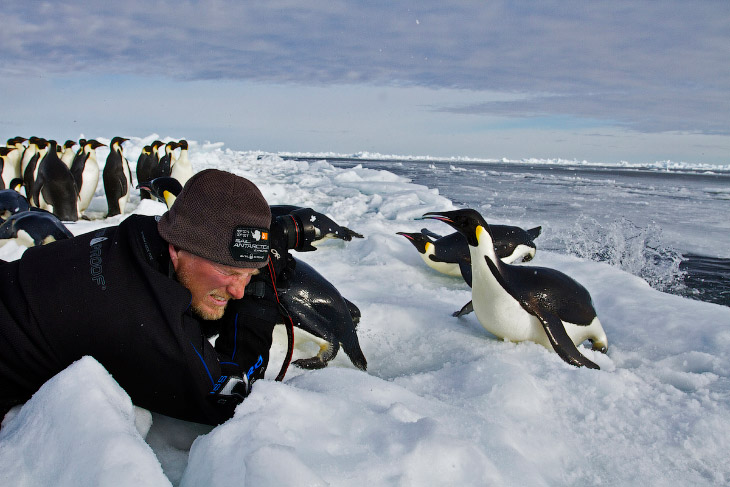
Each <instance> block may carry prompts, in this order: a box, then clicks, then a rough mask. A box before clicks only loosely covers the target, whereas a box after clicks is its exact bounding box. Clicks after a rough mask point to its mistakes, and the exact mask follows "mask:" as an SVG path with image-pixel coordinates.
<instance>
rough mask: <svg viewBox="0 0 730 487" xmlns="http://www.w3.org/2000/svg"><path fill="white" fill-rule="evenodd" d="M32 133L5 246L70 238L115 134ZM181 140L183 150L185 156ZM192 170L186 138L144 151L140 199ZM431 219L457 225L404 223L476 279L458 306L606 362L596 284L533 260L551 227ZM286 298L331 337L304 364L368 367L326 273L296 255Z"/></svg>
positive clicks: (114, 158)
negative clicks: (341, 356)
mask: <svg viewBox="0 0 730 487" xmlns="http://www.w3.org/2000/svg"><path fill="white" fill-rule="evenodd" d="M126 140H128V139H125V138H122V137H115V138H114V139H112V141H111V143H110V153H109V156H108V157H107V161H106V165H105V166H104V170H103V176H102V177H103V181H104V190H105V193H106V197H107V203H108V207H109V212H108V216H113V215H117V214H121V213H123V212H124V207H125V205H126V203H127V200H128V198H129V194H130V189H131V188H132V186H133V184H132V175H131V171H130V170H129V163H128V162H127V160H126V158H125V157H124V154H123V150H122V144H123V143H124V142H125V141H126ZM25 141H26V139H24V138H22V137H16V138H14V139H9V140H8V143H7V146H6V147H4V148H0V156H2V164H3V166H2V181H0V183H2V187H3V188H5V187H6V186H7V188H8V189H0V219H1V220H2V221H3V223H2V224H1V225H0V244H1V243H2V242H3V241H7V240H5V239H9V238H17V239H18V240H19V241H21V239H22V241H21V242H20V243H21V244H23V245H25V246H32V245H41V244H45V243H49V242H52V241H54V240H58V239H61V238H69V237H71V236H72V235H71V233H70V232H69V231H68V230H67V229H66V227H65V226H64V225H63V223H62V222H61V220H64V221H76V220H77V219H78V218H79V215H80V212H82V211H84V210H85V209H86V208H87V207H88V204H89V202H90V200H91V198H92V197H93V195H94V193H95V191H96V185H97V184H98V177H99V172H100V171H99V167H98V163H97V161H96V155H95V150H96V149H97V148H98V147H101V146H102V145H103V144H101V143H99V142H98V141H96V140H81V141H80V142H79V144H78V145H79V149H78V150H77V151H73V147H74V146H75V145H76V144H75V143H74V142H72V141H67V142H66V143H65V144H64V145H63V146H62V147H58V146H57V144H56V142H55V141H52V140H51V141H46V140H45V139H40V138H37V137H31V138H30V139H28V140H27V141H28V145H27V146H24V145H23V142H25ZM163 148H164V149H163ZM178 148H179V149H181V151H180V154H179V155H178V157H175V156H174V151H175V150H176V149H178ZM192 174H193V170H192V167H191V164H190V160H189V158H188V144H187V142H186V141H185V140H181V141H178V142H168V143H163V142H161V141H155V142H153V143H152V144H150V145H148V146H145V147H144V148H143V150H142V152H141V154H140V156H139V159H138V161H137V171H136V175H137V180H138V181H140V185H139V186H138V188H139V190H140V197H141V198H142V199H146V198H156V199H158V200H160V201H163V202H165V203H166V204H167V206H168V207H169V206H170V205H172V203H173V202H174V199H175V197H176V196H177V194H179V192H180V191H181V190H182V187H183V186H184V184H185V182H186V181H187V180H188V179H189V178H190V177H191V176H192ZM21 188H24V191H25V194H26V195H28V198H27V200H26V198H24V197H23V195H22V194H21ZM292 208H295V207H290V206H272V213H277V212H278V213H281V214H286V213H287V212H289V211H291V210H292ZM318 217H319V218H324V219H327V221H328V222H329V224H330V225H329V232H328V233H326V234H325V235H321V236H320V237H321V240H324V239H326V238H340V239H343V240H351V239H352V238H353V236H354V237H359V238H362V235H359V234H357V233H356V232H353V231H352V230H350V229H348V228H346V227H340V226H339V225H338V224H337V223H335V222H333V221H331V220H329V219H328V218H327V217H326V216H324V215H322V214H318ZM422 219H433V220H438V221H442V222H444V223H446V224H448V225H450V226H451V227H452V228H453V229H454V230H456V232H455V233H452V234H449V235H446V236H441V235H438V234H436V233H434V232H432V231H429V230H427V229H422V230H421V232H415V233H408V232H397V233H398V234H399V235H402V236H404V237H406V238H407V239H408V240H409V241H410V242H411V243H412V244H413V246H414V247H415V248H416V249H417V250H418V252H419V254H420V255H421V258H422V259H423V261H424V262H425V263H426V264H428V266H429V267H431V268H433V269H434V270H436V271H438V272H441V273H444V274H447V275H450V276H456V277H461V278H462V279H463V280H464V281H465V283H466V284H467V285H468V286H469V287H470V288H471V292H472V299H471V301H470V302H469V303H467V304H466V305H464V306H463V307H462V308H461V310H460V311H458V312H456V313H454V316H463V315H465V314H468V313H470V312H474V313H475V314H476V317H477V319H478V321H479V322H480V323H481V324H482V326H483V327H484V328H485V329H486V330H488V331H489V332H491V333H493V334H494V335H496V336H497V337H499V338H502V339H507V340H510V341H514V342H520V341H532V342H535V343H538V344H541V345H543V346H545V347H546V348H547V349H549V350H554V351H555V352H557V354H558V355H559V356H560V357H561V358H562V359H563V360H564V361H565V362H567V363H569V364H572V365H575V366H579V367H580V366H585V367H588V368H594V369H598V368H599V366H598V365H597V364H596V363H595V362H593V361H592V360H590V359H588V358H587V357H586V356H585V355H583V354H582V353H581V352H580V351H579V349H578V346H579V345H581V344H582V343H583V342H584V341H586V340H589V341H590V342H591V343H592V348H593V350H598V351H601V352H604V353H605V352H606V350H607V346H608V341H607V338H606V334H605V332H604V330H603V327H602V325H601V322H600V321H599V319H598V317H597V314H596V311H595V308H594V306H593V303H592V299H591V296H590V294H589V293H588V291H587V290H586V289H585V288H584V287H583V286H582V285H581V284H579V283H578V282H576V281H575V280H574V279H572V278H571V277H569V276H567V275H566V274H564V273H562V272H559V271H557V270H555V269H550V268H546V267H535V266H527V265H524V264H523V262H527V261H529V260H531V259H532V258H533V257H534V255H535V252H536V245H535V243H534V241H535V239H536V238H537V237H538V236H539V235H540V233H541V228H540V227H536V228H532V229H529V230H523V229H521V228H519V227H515V226H506V225H489V224H487V222H486V221H485V219H484V218H483V217H482V215H481V214H479V213H478V212H477V211H476V210H473V209H461V210H454V211H445V212H430V213H426V214H424V215H423V217H422ZM282 299H283V301H284V304H285V306H286V307H287V308H288V309H290V313H291V314H292V315H293V317H294V318H295V319H294V320H293V321H294V325H295V326H296V327H297V328H299V329H300V330H302V331H305V332H307V333H308V334H309V338H310V339H311V338H312V337H313V338H314V340H315V341H317V342H318V343H319V346H320V350H319V352H318V353H317V355H316V356H315V357H312V358H308V359H301V360H298V361H296V362H295V364H296V365H299V366H300V367H304V368H311V369H315V368H321V367H325V366H326V365H327V363H328V362H329V361H330V360H332V359H333V358H334V357H335V356H336V354H337V352H338V350H339V348H340V345H342V348H343V349H344V350H345V352H346V353H347V355H348V357H349V358H350V360H351V361H352V363H353V364H354V365H355V366H356V367H358V368H360V369H361V370H366V367H367V361H366V359H365V356H364V354H363V352H362V350H361V348H360V344H359V341H358V337H357V333H356V328H357V324H358V322H359V319H360V311H359V309H358V308H357V306H355V305H354V304H353V303H352V302H351V301H349V300H347V299H345V298H344V297H343V296H342V295H341V294H340V293H339V291H337V289H336V288H335V287H334V286H333V285H332V284H331V283H329V281H327V280H326V279H325V278H324V277H323V276H322V275H321V274H319V273H318V272H317V271H316V270H315V269H313V268H312V267H311V266H309V265H307V264H306V263H304V262H301V261H299V260H297V259H295V267H294V274H293V276H291V278H290V279H289V280H288V287H287V289H285V290H282Z"/></svg>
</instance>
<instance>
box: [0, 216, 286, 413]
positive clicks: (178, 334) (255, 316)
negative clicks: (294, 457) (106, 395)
mask: <svg viewBox="0 0 730 487" xmlns="http://www.w3.org/2000/svg"><path fill="white" fill-rule="evenodd" d="M284 254H286V249H284ZM0 262H2V261H0ZM171 269H172V268H171V265H170V257H169V252H168V244H167V242H166V241H164V240H163V239H162V238H161V237H160V235H159V233H158V232H157V223H156V219H155V217H147V216H139V215H132V216H130V217H128V218H127V219H126V220H124V221H123V222H122V223H121V224H120V225H119V226H116V227H109V228H104V229H100V230H97V231H94V232H91V233H88V234H85V235H80V236H78V237H74V238H72V239H69V240H62V241H58V242H55V243H53V244H49V245H45V246H40V247H32V248H29V249H28V250H27V251H26V252H25V253H24V255H23V256H22V258H21V259H19V260H17V261H14V262H8V263H2V264H0V408H2V406H3V404H4V405H5V406H8V405H12V404H16V403H20V402H24V401H26V400H27V399H28V398H29V397H30V396H31V395H32V394H33V393H34V392H35V391H36V390H38V388H39V387H40V386H41V385H42V384H43V383H44V382H45V381H47V380H48V379H50V378H51V377H52V376H53V375H55V374H57V373H58V372H60V371H62V370H63V369H65V368H66V367H67V366H68V365H70V364H71V363H73V362H74V361H76V360H78V359H79V358H81V357H83V356H85V355H90V356H92V357H94V358H95V359H96V360H97V361H99V362H100V363H101V364H102V365H103V366H104V367H105V368H106V369H107V370H108V371H109V372H110V373H111V375H112V376H113V377H114V379H115V380H116V381H117V382H118V383H119V385H120V386H121V387H122V388H123V389H124V390H125V391H126V392H127V393H128V394H129V395H130V397H131V399H132V401H133V402H134V403H135V404H136V405H139V406H141V407H144V408H146V409H149V410H152V411H156V412H160V413H163V414H166V415H169V416H172V417H176V418H180V419H184V420H188V421H195V422H199V423H207V424H219V423H221V422H223V421H225V420H226V419H228V418H229V417H231V416H232V414H233V409H234V408H235V406H236V403H235V402H228V403H224V404H221V403H219V402H218V401H216V400H214V399H215V398H214V394H213V392H212V391H213V387H214V386H215V384H216V383H217V382H218V381H219V379H220V378H221V376H222V375H226V374H234V375H241V374H245V373H246V372H248V371H251V372H252V373H253V374H252V377H251V379H253V380H255V379H256V378H260V377H263V373H264V371H265V369H266V365H267V363H268V352H269V348H270V346H271V331H272V329H273V326H274V324H275V322H276V321H277V320H278V318H279V317H278V311H277V308H276V302H275V298H272V295H271V293H270V292H269V293H267V292H261V293H258V295H254V294H255V293H248V292H247V295H246V296H244V298H243V299H241V300H238V301H237V302H234V301H232V302H231V303H229V309H228V310H227V311H226V314H225V316H224V317H223V318H222V319H221V320H216V321H203V320H200V319H199V318H197V317H196V316H194V315H193V314H192V312H191V308H190V302H191V295H190V292H189V291H188V290H187V289H186V288H185V287H183V286H182V285H181V284H179V283H178V282H177V281H176V280H175V277H174V273H173V272H172V270H171ZM264 270H265V269H264ZM266 274H267V273H266V272H264V273H262V276H261V277H259V278H258V279H257V280H256V282H263V284H260V285H259V287H260V288H261V289H271V285H270V278H268V277H267V275H266ZM267 283H268V284H267ZM267 286H268V288H267ZM215 334H219V336H218V339H217V341H216V347H215V348H214V347H213V346H212V345H211V344H210V343H209V341H208V338H209V337H212V336H213V335H215Z"/></svg>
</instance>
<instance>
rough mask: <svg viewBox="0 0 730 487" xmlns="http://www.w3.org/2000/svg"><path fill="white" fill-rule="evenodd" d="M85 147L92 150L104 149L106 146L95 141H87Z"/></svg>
mask: <svg viewBox="0 0 730 487" xmlns="http://www.w3.org/2000/svg"><path fill="white" fill-rule="evenodd" d="M87 145H88V146H89V147H91V148H92V149H98V148H99V147H106V144H102V143H101V142H99V141H98V140H96V139H91V140H87V141H86V142H85V143H84V146H87Z"/></svg>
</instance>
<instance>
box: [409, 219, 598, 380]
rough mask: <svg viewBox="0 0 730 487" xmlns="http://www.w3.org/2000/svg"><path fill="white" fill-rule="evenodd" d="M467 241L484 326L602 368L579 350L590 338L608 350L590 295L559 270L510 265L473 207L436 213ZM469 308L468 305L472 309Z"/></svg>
mask: <svg viewBox="0 0 730 487" xmlns="http://www.w3.org/2000/svg"><path fill="white" fill-rule="evenodd" d="M423 218H425V219H434V220H439V221H442V222H444V223H447V224H448V225H450V226H451V227H453V228H454V229H455V230H456V231H458V232H459V233H461V234H462V235H464V237H466V240H467V243H468V245H469V252H470V254H471V260H472V301H471V303H472V305H473V309H474V312H475V313H476V315H477V318H478V319H479V322H480V323H481V324H482V326H483V327H484V328H486V329H487V330H488V331H489V332H491V333H493V334H494V335H496V336H497V337H499V338H506V339H508V340H511V341H516V342H519V341H525V340H527V341H532V342H535V343H539V344H541V345H543V346H545V347H546V348H548V349H552V350H554V351H555V352H557V354H558V355H559V356H560V358H562V359H563V360H564V361H565V362H567V363H569V364H571V365H575V366H578V367H580V366H585V367H589V368H593V369H598V368H599V367H598V365H597V364H595V363H594V362H592V361H591V360H589V359H588V358H587V357H585V356H584V355H583V354H581V353H580V351H579V350H578V348H577V345H580V344H581V343H583V342H584V341H585V340H590V341H591V342H592V344H593V349H594V350H600V351H602V352H605V351H606V349H607V347H608V340H607V338H606V333H605V332H604V331H603V327H602V325H601V322H600V321H599V320H598V316H597V315H596V310H595V308H594V307H593V302H592V300H591V296H590V294H589V293H588V291H587V290H586V289H585V288H584V287H583V286H582V285H580V284H579V283H578V282H576V281H575V280H573V279H572V278H571V277H569V276H567V275H565V274H563V273H562V272H559V271H557V270H555V269H550V268H546V267H535V266H522V265H520V266H518V265H510V264H505V263H503V262H502V261H500V260H499V258H498V257H497V254H496V252H495V250H494V242H493V240H492V235H491V234H490V229H489V225H488V224H487V222H486V221H485V220H484V218H482V216H481V215H480V214H479V213H478V212H477V211H476V210H473V209H464V210H455V211H444V212H430V213H426V214H425V215H423ZM467 306H468V305H467Z"/></svg>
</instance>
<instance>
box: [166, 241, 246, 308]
mask: <svg viewBox="0 0 730 487" xmlns="http://www.w3.org/2000/svg"><path fill="white" fill-rule="evenodd" d="M170 258H171V259H172V265H173V267H174V268H175V273H176V274H177V278H178V280H179V281H180V283H181V284H182V285H183V286H185V287H186V288H187V289H188V290H189V291H190V293H191V294H192V295H193V300H192V307H193V311H194V312H195V313H196V314H197V315H198V316H200V317H201V318H204V319H206V320H217V319H220V318H221V317H222V316H223V312H224V311H225V309H226V305H227V304H228V300H229V299H241V298H242V297H243V292H244V289H245V288H246V285H247V284H248V283H249V281H250V280H251V276H254V275H256V274H258V273H259V271H258V269H241V268H239V267H231V266H227V265H223V264H217V263H215V262H212V261H210V260H208V259H204V258H203V257H198V256H197V255H195V254H191V253H190V252H187V251H185V250H182V249H176V248H175V247H174V246H173V245H172V244H170Z"/></svg>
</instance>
